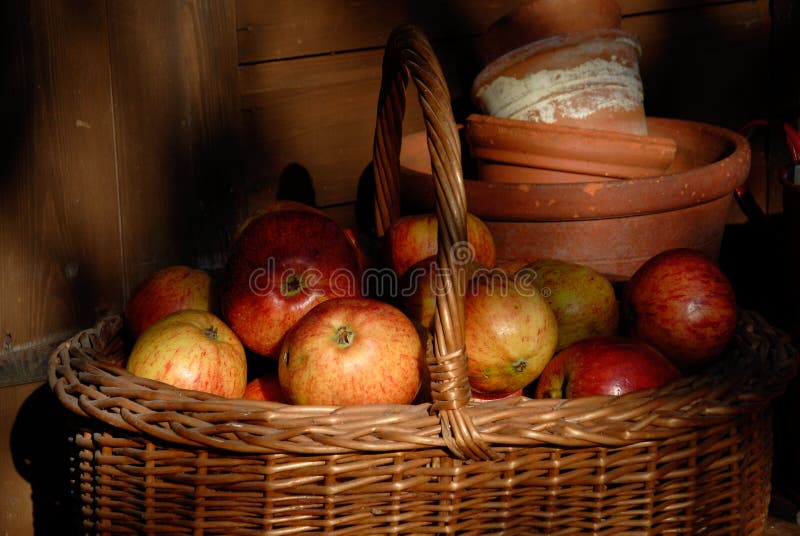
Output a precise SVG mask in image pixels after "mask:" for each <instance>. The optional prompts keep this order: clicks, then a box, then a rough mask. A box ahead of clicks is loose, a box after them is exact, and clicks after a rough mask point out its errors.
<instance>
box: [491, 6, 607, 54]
mask: <svg viewBox="0 0 800 536" xmlns="http://www.w3.org/2000/svg"><path fill="white" fill-rule="evenodd" d="M621 22H622V11H621V10H620V8H619V4H617V2H616V1H615V0H532V1H530V2H526V3H524V4H522V5H520V6H519V7H517V8H516V9H514V10H513V11H510V12H509V13H508V14H506V15H505V16H503V17H502V18H500V19H498V20H496V21H495V22H494V23H492V25H491V26H489V27H488V28H487V29H486V31H485V32H484V33H483V35H481V36H480V37H479V38H478V54H479V58H480V61H481V62H482V63H483V65H488V64H489V63H491V62H493V61H494V60H496V59H497V58H499V57H500V56H502V55H503V54H505V53H506V52H509V51H511V50H514V49H515V48H519V47H521V46H524V45H527V44H528V43H532V42H533V41H537V40H539V39H544V38H546V37H550V36H552V35H557V34H562V33H570V32H578V31H582V30H594V29H600V28H619V27H620V25H621Z"/></svg>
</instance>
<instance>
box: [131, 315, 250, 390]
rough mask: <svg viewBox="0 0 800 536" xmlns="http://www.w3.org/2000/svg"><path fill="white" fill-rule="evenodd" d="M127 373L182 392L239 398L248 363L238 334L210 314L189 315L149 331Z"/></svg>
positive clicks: (137, 345) (172, 318)
mask: <svg viewBox="0 0 800 536" xmlns="http://www.w3.org/2000/svg"><path fill="white" fill-rule="evenodd" d="M126 368H127V369H128V371H129V372H130V373H132V374H135V375H136V376H140V377H142V378H149V379H152V380H158V381H160V382H164V383H168V384H170V385H173V386H175V387H179V388H181V389H191V390H195V391H205V392H207V393H212V394H216V395H219V396H224V397H229V398H239V397H241V396H242V394H244V389H245V385H246V384H247V358H246V357H245V352H244V347H243V346H242V343H241V342H239V339H238V338H237V337H236V335H235V334H234V333H233V331H232V330H231V329H230V328H229V327H228V326H227V325H225V323H224V322H223V321H222V320H220V319H219V318H218V317H217V316H215V315H214V314H212V313H210V312H208V311H198V310H194V309H184V310H181V311H177V312H174V313H172V314H170V315H167V316H165V317H164V318H162V319H161V320H159V321H157V322H156V323H155V324H153V325H152V326H150V327H149V328H147V329H146V330H145V331H144V332H143V333H142V334H141V335H140V336H139V338H138V339H136V343H135V344H134V346H133V350H131V355H130V357H129V358H128V363H127V366H126Z"/></svg>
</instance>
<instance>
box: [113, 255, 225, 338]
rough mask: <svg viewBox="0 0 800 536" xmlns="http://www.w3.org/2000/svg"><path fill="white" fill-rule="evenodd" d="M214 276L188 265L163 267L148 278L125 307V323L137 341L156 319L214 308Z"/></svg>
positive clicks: (134, 292)
mask: <svg viewBox="0 0 800 536" xmlns="http://www.w3.org/2000/svg"><path fill="white" fill-rule="evenodd" d="M211 286H212V280H211V276H210V275H209V274H208V273H207V272H205V271H203V270H197V269H194V268H190V267H188V266H182V265H175V266H168V267H166V268H162V269H161V270H158V271H157V272H154V273H152V274H150V275H149V276H148V277H147V278H145V279H144V280H143V281H142V282H141V283H139V285H138V286H137V287H136V289H135V290H134V291H133V293H132V294H131V298H130V300H128V304H127V305H126V307H125V323H126V324H127V327H128V330H129V331H130V333H131V335H133V337H134V338H136V337H138V336H139V335H140V334H141V333H142V332H143V331H144V330H145V329H147V328H148V327H150V326H151V325H152V324H153V323H154V322H156V321H157V320H159V319H161V318H163V317H165V316H167V315H168V314H170V313H174V312H175V311H179V310H181V309H199V310H203V311H208V310H210V309H211Z"/></svg>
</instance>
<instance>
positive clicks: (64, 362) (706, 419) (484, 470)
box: [49, 27, 797, 535]
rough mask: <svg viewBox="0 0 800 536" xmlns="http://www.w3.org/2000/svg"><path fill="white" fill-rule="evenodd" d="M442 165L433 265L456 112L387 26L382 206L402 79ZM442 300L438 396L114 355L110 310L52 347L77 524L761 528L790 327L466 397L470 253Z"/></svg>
mask: <svg viewBox="0 0 800 536" xmlns="http://www.w3.org/2000/svg"><path fill="white" fill-rule="evenodd" d="M409 79H412V80H413V81H414V83H415V84H416V86H417V88H418V90H419V95H420V100H421V104H422V108H423V111H424V114H425V119H426V124H427V128H428V136H429V145H430V150H431V154H432V162H433V169H434V170H435V177H436V181H437V186H438V187H437V195H438V199H437V202H438V205H437V214H438V217H439V221H440V225H439V229H440V237H439V239H440V248H439V251H440V253H439V259H438V262H439V263H440V266H443V267H455V266H457V262H456V259H455V258H454V256H455V254H454V253H453V251H454V250H456V249H457V248H452V247H451V246H453V245H454V244H458V243H460V242H462V241H463V240H464V234H465V231H464V228H465V226H464V219H465V203H464V190H463V183H462V182H461V181H462V178H461V169H460V156H459V155H460V151H459V147H458V136H457V132H456V126H455V123H454V121H453V117H452V113H451V111H450V108H449V106H450V103H449V96H448V92H447V88H446V85H445V83H444V80H443V76H442V73H441V71H440V69H439V66H438V63H437V61H436V58H435V56H434V55H433V53H432V51H431V49H430V46H429V45H428V43H427V41H426V40H425V38H424V37H423V36H422V35H421V34H420V33H419V32H418V31H416V30H415V29H413V28H408V27H403V28H399V29H398V30H396V31H395V32H394V33H393V34H392V36H391V38H390V41H389V44H388V46H387V50H386V56H385V60H384V83H383V86H382V90H381V99H380V106H379V110H378V126H377V129H376V138H375V167H376V176H377V177H378V181H377V182H378V184H379V188H378V190H379V194H378V196H377V199H378V202H377V203H376V206H377V207H378V209H377V214H378V221H379V224H380V226H382V227H383V228H385V225H387V224H388V222H390V221H391V219H392V218H394V217H396V215H397V214H398V213H399V203H398V201H397V197H396V182H393V181H396V178H397V172H398V165H397V164H398V162H397V159H398V155H399V143H400V139H401V124H402V116H403V113H404V104H405V103H404V95H405V89H406V84H407V82H408V81H409ZM451 273H452V274H454V275H453V277H454V279H453V281H451V282H450V283H452V284H451V287H450V288H451V292H449V293H448V294H446V295H445V296H442V297H441V298H440V300H439V302H438V303H437V317H436V320H435V328H434V334H435V336H434V341H435V344H434V350H433V352H432V355H431V356H430V357H429V359H428V369H429V371H430V376H431V388H432V392H433V403H432V404H421V405H413V406H412V405H408V406H355V407H336V408H334V407H301V406H290V405H283V404H277V403H270V402H260V401H248V400H229V399H221V398H218V397H215V396H212V395H208V394H204V393H199V392H192V391H185V390H180V389H175V388H172V387H169V386H166V385H164V384H161V383H158V382H154V381H149V380H145V379H141V378H137V377H135V376H132V375H130V374H128V373H126V372H125V371H124V370H121V369H119V368H116V367H114V366H111V365H107V364H105V362H107V361H108V360H109V359H111V360H113V359H114V358H115V357H117V356H119V354H120V353H121V352H123V348H124V346H123V344H122V340H121V338H120V330H121V326H122V321H121V319H120V318H118V317H112V318H108V319H106V320H104V321H103V322H101V323H100V324H98V325H97V326H96V327H95V328H93V329H90V330H87V331H84V332H82V333H79V334H78V335H76V336H75V337H73V338H71V339H70V340H68V341H66V342H65V343H63V344H62V345H61V346H60V347H59V348H58V349H57V350H56V351H55V352H54V354H53V356H52V358H51V361H50V366H49V383H50V386H51V387H52V389H53V391H54V392H55V394H56V395H57V397H58V399H59V400H60V401H61V403H62V404H63V405H64V406H65V407H66V408H68V409H69V410H71V412H72V413H74V414H75V426H74V430H75V431H74V436H73V438H72V439H73V440H74V441H73V445H74V448H75V452H74V458H73V459H74V463H73V465H74V466H73V470H74V474H75V475H76V477H75V486H74V494H75V498H76V499H77V501H78V502H79V504H80V523H81V525H82V526H81V527H80V530H82V531H84V532H86V533H92V534H94V533H98V534H117V533H140V534H141V533H145V534H157V533H165V534H196V535H197V534H273V535H279V534H280V535H284V534H301V533H302V534H307V533H313V534H357V535H361V534H475V535H485V534H524V535H531V534H578V533H580V534H653V535H656V534H657V535H661V534H667V533H669V534H742V535H743V534H748V535H749V534H761V533H763V530H764V526H765V521H766V515H767V506H768V501H769V495H770V469H771V447H772V445H771V438H772V431H771V420H770V402H771V400H772V399H773V398H774V397H776V396H777V395H778V394H780V393H781V392H782V391H783V389H784V388H785V386H786V383H787V381H788V380H789V378H790V377H791V376H792V375H793V374H794V372H795V368H796V364H797V353H796V352H795V351H794V349H793V348H792V347H791V346H790V344H789V342H788V340H787V337H786V336H785V335H784V334H782V333H780V332H779V331H776V330H775V329H773V328H771V327H770V326H769V325H768V324H766V323H765V322H764V320H763V319H762V318H761V317H760V316H759V315H757V314H755V313H750V312H747V311H743V312H742V313H741V315H740V322H739V326H738V329H737V333H736V336H735V340H734V342H733V343H732V346H731V349H730V351H729V352H728V353H727V354H726V358H725V359H724V360H723V361H722V362H720V363H719V364H718V365H717V366H716V367H715V368H714V369H713V370H711V371H708V372H706V373H703V374H701V375H695V376H691V377H686V378H682V379H680V380H677V381H675V382H673V383H670V384H669V385H667V386H665V387H663V388H660V389H657V390H647V391H640V392H635V393H631V394H628V395H624V396H620V397H590V398H576V399H571V400H531V399H528V398H525V397H517V398H512V399H504V400H497V401H492V402H484V403H481V404H473V403H471V401H470V392H469V387H468V382H467V380H466V365H465V358H464V352H463V340H464V337H463V297H462V295H461V291H462V289H463V288H464V279H463V277H464V276H463V271H462V270H455V269H454V270H452V271H451Z"/></svg>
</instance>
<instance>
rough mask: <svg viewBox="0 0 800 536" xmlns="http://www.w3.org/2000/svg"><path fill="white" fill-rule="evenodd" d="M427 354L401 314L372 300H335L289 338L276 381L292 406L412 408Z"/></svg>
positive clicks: (310, 316) (313, 313)
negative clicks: (277, 380)
mask: <svg viewBox="0 0 800 536" xmlns="http://www.w3.org/2000/svg"><path fill="white" fill-rule="evenodd" d="M424 357H425V355H424V349H423V344H422V341H421V340H420V337H419V335H418V334H417V328H416V327H415V326H414V324H413V323H412V322H411V320H409V319H408V318H407V317H406V316H405V315H404V314H403V313H402V312H401V311H400V310H399V309H397V308H396V307H394V306H392V305H389V304H387V303H385V302H381V301H378V300H373V299H369V298H333V299H330V300H328V301H325V302H323V303H321V304H319V305H317V306H316V307H314V308H313V309H312V310H311V311H309V312H308V313H307V314H306V315H305V316H304V317H303V318H301V319H300V320H299V321H298V322H297V324H296V325H295V326H294V327H293V328H292V329H291V330H290V331H289V333H288V334H287V335H286V340H285V341H284V343H283V348H282V350H281V354H280V359H279V360H278V377H279V378H280V384H281V388H282V389H283V392H284V394H285V395H286V397H287V399H288V400H289V401H290V402H291V403H293V404H310V405H326V406H328V405H332V406H349V405H361V404H408V403H411V402H412V401H413V400H414V398H415V396H416V395H417V392H418V391H419V389H420V385H421V378H422V376H421V367H422V366H423V359H424Z"/></svg>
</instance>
